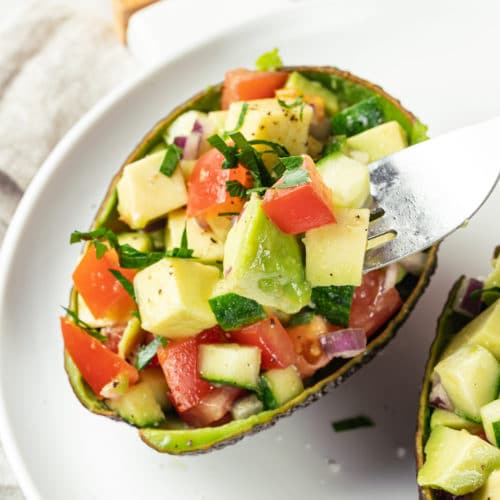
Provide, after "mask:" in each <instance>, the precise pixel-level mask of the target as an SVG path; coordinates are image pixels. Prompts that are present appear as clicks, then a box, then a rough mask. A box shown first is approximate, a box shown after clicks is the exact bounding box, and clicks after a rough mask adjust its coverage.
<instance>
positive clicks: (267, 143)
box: [248, 139, 290, 156]
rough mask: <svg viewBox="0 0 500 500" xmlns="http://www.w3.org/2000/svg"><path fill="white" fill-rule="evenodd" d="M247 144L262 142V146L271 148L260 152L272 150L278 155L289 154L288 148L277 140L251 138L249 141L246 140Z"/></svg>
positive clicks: (254, 144)
mask: <svg viewBox="0 0 500 500" xmlns="http://www.w3.org/2000/svg"><path fill="white" fill-rule="evenodd" d="M248 144H251V145H252V146H256V145H259V144H262V145H264V146H269V147H270V148H271V150H270V151H263V152H262V153H261V154H263V153H270V152H273V153H276V154H277V155H278V156H290V153H289V152H288V149H286V148H285V146H282V145H281V144H279V143H277V142H273V141H267V140H265V139H252V140H251V141H248Z"/></svg>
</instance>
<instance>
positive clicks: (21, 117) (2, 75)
mask: <svg viewBox="0 0 500 500" xmlns="http://www.w3.org/2000/svg"><path fill="white" fill-rule="evenodd" d="M135 69H136V67H135V63H134V62H133V60H132V59H131V58H130V56H129V54H128V53H127V51H126V50H125V49H124V48H123V47H122V46H121V45H120V44H119V42H118V41H117V38H116V37H115V36H114V34H113V32H112V29H111V26H110V25H107V24H106V23H105V21H103V20H102V19H97V18H93V17H91V16H90V15H89V14H86V13H83V12H80V11H78V10H76V9H72V8H70V7H68V6H63V5H58V4H57V3H56V2H54V1H41V0H38V1H33V3H31V4H30V5H29V6H28V7H27V8H25V9H24V10H22V11H21V12H19V15H17V16H16V17H15V18H12V19H11V20H9V22H7V23H4V24H3V27H2V28H1V29H0V246H1V242H2V240H3V236H4V233H5V231H6V229H7V226H8V224H9V221H10V219H11V217H12V214H13V212H14V209H15V207H16V205H17V203H18V202H19V200H20V198H21V196H22V194H23V192H24V191H25V189H26V188H27V186H28V184H29V182H30V180H31V179H32V177H33V175H34V174H35V173H36V171H37V170H38V168H39V167H40V165H41V164H42V162H43V160H44V159H45V158H46V157H47V155H48V153H49V152H50V150H51V149H52V148H53V147H54V146H55V144H56V143H57V142H58V141H59V139H60V138H61V137H62V136H63V135H64V134H65V133H66V132H67V130H68V129H69V128H70V127H71V126H72V125H73V124H74V123H75V122H76V121H77V120H78V118H79V117H80V116H82V114H84V113H85V112H86V111H87V110H88V109H89V108H90V107H91V106H92V105H93V104H94V103H95V102H96V101H97V100H98V99H99V98H100V97H102V96H103V95H104V94H106V93H107V92H108V91H109V90H110V89H112V88H113V87H115V86H116V85H117V84H118V83H120V82H122V81H123V80H124V79H127V78H128V77H129V76H131V75H132V73H133V72H134V70H135ZM22 498H24V497H23V494H22V493H21V490H20V489H19V487H18V486H17V484H16V480H15V478H14V476H13V475H12V472H11V470H10V467H9V465H8V464H7V461H6V459H5V456H4V453H3V450H2V449H1V447H0V499H2V500H19V499H22Z"/></svg>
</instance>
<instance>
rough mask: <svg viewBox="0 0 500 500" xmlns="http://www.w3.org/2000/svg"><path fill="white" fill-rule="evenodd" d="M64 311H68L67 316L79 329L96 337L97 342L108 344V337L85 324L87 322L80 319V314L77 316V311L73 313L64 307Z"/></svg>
mask: <svg viewBox="0 0 500 500" xmlns="http://www.w3.org/2000/svg"><path fill="white" fill-rule="evenodd" d="M63 309H64V310H65V311H66V314H67V315H68V316H69V317H70V318H71V319H72V320H73V323H74V324H75V325H76V326H77V327H78V328H81V329H82V330H84V331H85V332H87V333H88V334H89V335H90V336H91V337H94V338H95V339H96V340H99V342H106V340H108V339H107V337H106V335H103V334H102V333H101V332H100V331H99V329H98V328H94V327H93V326H90V325H89V324H88V323H85V321H82V320H81V319H80V318H79V317H78V314H76V312H75V311H72V310H71V309H68V308H67V307H64V306H63Z"/></svg>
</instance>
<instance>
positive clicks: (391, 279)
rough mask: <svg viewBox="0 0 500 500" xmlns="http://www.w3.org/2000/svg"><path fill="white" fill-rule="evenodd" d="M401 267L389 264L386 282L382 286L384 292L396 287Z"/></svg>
mask: <svg viewBox="0 0 500 500" xmlns="http://www.w3.org/2000/svg"><path fill="white" fill-rule="evenodd" d="M398 273H399V266H398V265H397V264H389V265H388V266H387V267H386V269H385V280H384V284H383V285H382V290H383V291H385V290H389V289H390V288H394V287H395V286H396V281H397V280H398Z"/></svg>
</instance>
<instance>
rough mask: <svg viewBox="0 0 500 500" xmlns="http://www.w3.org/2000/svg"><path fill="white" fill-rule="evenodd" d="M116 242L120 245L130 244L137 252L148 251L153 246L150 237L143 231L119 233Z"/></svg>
mask: <svg viewBox="0 0 500 500" xmlns="http://www.w3.org/2000/svg"><path fill="white" fill-rule="evenodd" d="M118 243H119V244H120V245H130V246H131V247H132V248H135V249H136V250H138V251H139V252H150V251H151V248H152V246H153V244H152V242H151V238H150V237H149V236H148V234H147V233H145V232H144V231H133V232H130V233H121V234H119V235H118Z"/></svg>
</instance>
